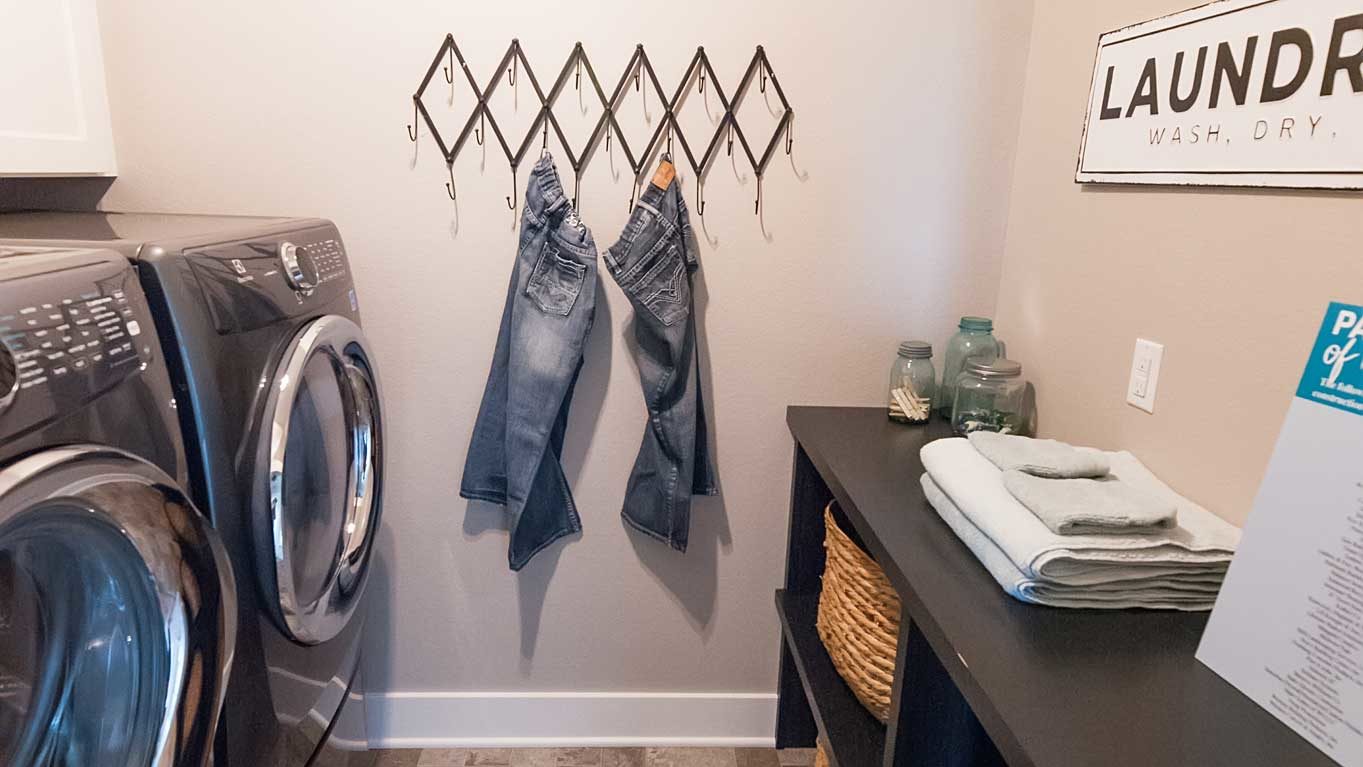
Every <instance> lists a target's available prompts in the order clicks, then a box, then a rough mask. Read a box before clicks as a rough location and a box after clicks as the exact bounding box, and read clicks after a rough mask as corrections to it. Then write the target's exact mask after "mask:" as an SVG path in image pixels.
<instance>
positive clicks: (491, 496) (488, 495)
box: [459, 487, 506, 506]
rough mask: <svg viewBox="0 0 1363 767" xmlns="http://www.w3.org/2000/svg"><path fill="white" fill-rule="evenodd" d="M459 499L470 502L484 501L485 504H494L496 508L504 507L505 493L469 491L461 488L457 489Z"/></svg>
mask: <svg viewBox="0 0 1363 767" xmlns="http://www.w3.org/2000/svg"><path fill="white" fill-rule="evenodd" d="M459 497H460V498H466V499H468V500H470V501H486V502H487V503H495V504H497V505H498V506H505V505H506V494H505V493H496V492H490V491H484V490H470V489H468V488H463V487H461V488H459Z"/></svg>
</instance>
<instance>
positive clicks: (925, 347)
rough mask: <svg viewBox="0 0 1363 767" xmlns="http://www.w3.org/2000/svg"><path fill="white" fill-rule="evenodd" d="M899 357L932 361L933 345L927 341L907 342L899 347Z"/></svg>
mask: <svg viewBox="0 0 1363 767" xmlns="http://www.w3.org/2000/svg"><path fill="white" fill-rule="evenodd" d="M899 356H901V357H903V358H905V359H910V360H928V359H932V344H930V343H928V342H927V341H905V342H903V343H901V344H900V345H899Z"/></svg>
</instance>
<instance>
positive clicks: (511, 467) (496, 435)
mask: <svg viewBox="0 0 1363 767" xmlns="http://www.w3.org/2000/svg"><path fill="white" fill-rule="evenodd" d="M519 247H520V249H519V251H518V253H517V256H516V263H515V266H514V268H513V269H512V272H511V285H510V287H509V288H508V290H507V297H506V307H505V309H504V310H503V311H502V326H501V330H500V332H499V333H498V334H497V347H496V351H495V352H494V354H493V358H492V371H491V372H490V373H489V374H488V380H487V388H486V389H484V391H483V402H482V405H481V406H480V407H479V409H478V420H477V421H476V422H475V423H474V427H473V439H472V440H471V442H470V444H469V452H468V460H467V462H465V464H464V477H463V481H462V482H461V483H460V488H459V494H460V495H461V496H463V497H465V498H471V499H476V500H481V501H490V502H492V503H497V504H502V505H504V506H506V512H507V515H508V516H509V518H510V529H511V543H510V547H509V550H508V552H507V559H508V561H509V562H510V565H511V569H512V570H519V569H521V568H522V567H524V566H525V564H526V562H528V561H530V558H531V557H533V556H534V555H535V554H536V553H538V552H539V551H541V550H542V549H544V548H545V547H546V546H548V545H549V544H551V543H553V542H554V541H556V540H558V539H559V538H562V537H563V536H565V535H568V534H570V533H575V532H579V531H581V530H582V522H581V520H580V519H579V517H578V513H577V506H576V505H575V504H574V503H573V494H572V491H571V490H570V489H569V488H568V481H567V479H566V478H565V477H564V475H563V467H562V465H561V464H560V463H559V456H560V454H561V453H562V451H563V435H564V431H565V429H566V427H567V421H568V406H569V404H570V403H571V402H572V398H573V387H574V386H575V385H576V383H577V376H578V372H579V371H580V370H581V369H582V350H583V347H584V346H585V344H586V341H587V334H588V333H589V332H590V331H591V327H592V321H593V319H594V318H595V314H596V244H595V243H594V242H593V241H592V235H591V232H590V231H589V230H588V229H587V228H586V227H585V226H582V224H581V223H580V222H579V221H578V220H577V215H576V213H575V212H574V211H573V210H572V205H571V204H570V203H569V200H568V198H567V196H566V195H565V194H564V191H563V185H562V184H561V183H560V181H559V177H558V172H557V171H556V170H555V168H554V163H553V159H552V158H550V157H549V156H547V155H546V156H545V157H543V158H542V159H540V161H539V162H538V163H537V164H536V165H535V169H534V170H533V171H532V172H531V174H530V181H529V184H528V185H527V188H526V192H525V205H524V211H523V213H522V216H521V234H520V246H519Z"/></svg>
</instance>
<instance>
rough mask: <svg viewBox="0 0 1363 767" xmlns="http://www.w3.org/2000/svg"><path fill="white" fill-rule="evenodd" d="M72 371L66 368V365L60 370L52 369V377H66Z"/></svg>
mask: <svg viewBox="0 0 1363 767" xmlns="http://www.w3.org/2000/svg"><path fill="white" fill-rule="evenodd" d="M70 370H71V369H70V368H68V367H66V366H65V365H63V366H61V367H59V368H52V377H53V378H61V377H62V376H64V375H66V374H67V373H68V372H69V371H70Z"/></svg>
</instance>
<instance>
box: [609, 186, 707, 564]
mask: <svg viewBox="0 0 1363 767" xmlns="http://www.w3.org/2000/svg"><path fill="white" fill-rule="evenodd" d="M654 182H655V183H651V184H649V185H648V188H647V189H646V190H645V191H644V193H643V195H642V196H641V197H640V198H639V203H638V205H637V206H636V207H635V209H634V212H633V213H631V214H630V218H629V223H628V224H627V225H626V226H625V231H624V233H623V234H622V235H621V237H620V241H619V242H617V243H616V244H615V245H613V246H612V247H611V248H610V249H609V250H607V251H606V253H605V254H604V259H605V262H606V266H607V267H608V268H609V269H610V273H611V276H613V277H614V278H615V281H616V283H618V284H619V285H620V289H621V290H623V291H624V293H625V295H626V296H627V297H628V298H629V301H630V304H631V305H632V306H633V307H634V320H633V329H634V337H635V341H636V345H635V349H634V353H635V362H636V364H637V365H638V368H639V380H640V383H641V384H642V385H643V389H644V402H645V404H646V405H647V407H648V427H647V429H646V430H645V431H644V439H643V444H642V445H641V446H640V448H639V455H638V458H636V459H635V461H634V469H633V471H631V472H630V477H629V483H628V484H627V485H626V488H625V503H624V509H623V511H622V512H621V516H623V517H624V519H625V522H626V523H627V524H629V525H630V526H631V527H634V528H635V529H637V530H639V531H641V532H643V533H645V534H647V535H649V536H652V537H654V538H657V539H658V540H660V541H663V542H665V543H667V544H668V545H670V546H671V547H672V548H674V549H677V550H678V551H686V543H687V538H688V536H689V533H690V527H691V496H692V495H714V494H715V493H716V492H718V490H717V487H716V483H715V472H714V469H713V467H712V466H711V465H710V448H709V439H708V434H707V426H706V421H705V403H704V398H703V396H702V394H701V387H700V353H699V350H698V348H697V341H696V321H695V317H694V316H693V312H692V305H691V275H692V273H693V272H695V270H696V269H697V267H698V266H699V261H698V260H697V241H696V235H695V232H694V231H693V230H692V229H691V220H690V217H689V216H688V215H687V212H686V202H685V201H684V200H683V199H682V195H681V185H680V184H679V183H678V181H677V180H676V173H675V169H674V168H673V167H672V165H671V162H669V161H667V160H664V165H663V167H662V168H660V169H659V171H658V174H657V175H655V176H654ZM659 182H661V183H664V184H666V188H665V189H664V188H662V187H660V186H658V185H657V184H658V183H659Z"/></svg>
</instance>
